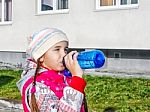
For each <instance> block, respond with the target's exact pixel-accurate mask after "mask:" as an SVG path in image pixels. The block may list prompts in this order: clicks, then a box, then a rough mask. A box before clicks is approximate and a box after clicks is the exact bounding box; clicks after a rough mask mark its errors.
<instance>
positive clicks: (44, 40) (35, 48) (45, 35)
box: [26, 28, 68, 61]
mask: <svg viewBox="0 0 150 112" xmlns="http://www.w3.org/2000/svg"><path fill="white" fill-rule="evenodd" d="M61 41H67V42H68V38H67V36H66V34H65V33H64V32H62V31H61V30H59V29H56V28H45V29H43V30H40V31H38V32H36V33H34V34H33V35H32V36H30V44H29V46H28V48H27V51H26V52H27V54H29V55H30V56H31V58H33V59H34V60H35V61H37V59H39V58H40V57H41V56H42V55H43V54H44V53H45V52H46V51H47V50H48V49H49V48H51V47H52V46H53V45H55V44H56V43H58V42H61Z"/></svg>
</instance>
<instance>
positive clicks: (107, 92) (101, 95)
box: [85, 76, 150, 112]
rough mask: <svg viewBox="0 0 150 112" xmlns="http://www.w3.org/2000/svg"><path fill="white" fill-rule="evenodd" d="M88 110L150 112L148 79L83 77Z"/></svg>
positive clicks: (98, 111) (99, 111)
mask: <svg viewBox="0 0 150 112" xmlns="http://www.w3.org/2000/svg"><path fill="white" fill-rule="evenodd" d="M85 79H86V80H87V87H86V93H87V94H86V97H87V101H88V106H89V109H90V110H91V111H93V112H95V111H96V112H102V111H103V110H104V109H105V108H107V107H113V108H116V110H118V112H150V79H136V78H130V79H127V78H126V79H125V78H111V77H98V76H93V77H92V76H85Z"/></svg>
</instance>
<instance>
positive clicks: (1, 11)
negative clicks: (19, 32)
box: [0, 0, 12, 23]
mask: <svg viewBox="0 0 150 112" xmlns="http://www.w3.org/2000/svg"><path fill="white" fill-rule="evenodd" d="M9 21H12V0H0V23H4V22H9Z"/></svg>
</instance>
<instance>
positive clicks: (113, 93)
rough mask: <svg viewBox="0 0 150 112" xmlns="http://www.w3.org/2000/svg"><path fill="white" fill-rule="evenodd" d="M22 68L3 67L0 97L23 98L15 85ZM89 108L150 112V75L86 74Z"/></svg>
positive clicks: (96, 111) (99, 111) (122, 111)
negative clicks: (108, 75) (111, 75)
mask: <svg viewBox="0 0 150 112" xmlns="http://www.w3.org/2000/svg"><path fill="white" fill-rule="evenodd" d="M20 74H21V71H8V70H1V71H0V90H1V91H0V97H2V98H8V99H17V100H20V99H21V96H20V93H19V91H18V89H17V87H16V82H17V81H18V80H19V78H20ZM84 78H85V80H86V81H87V87H86V89H85V92H86V98H87V103H88V108H89V111H90V112H103V110H104V109H105V108H108V107H112V108H115V109H116V110H118V111H117V112H150V79H140V78H129V79H127V78H111V77H106V76H103V77H98V76H94V75H93V76H92V75H91V76H89V75H86V76H84Z"/></svg>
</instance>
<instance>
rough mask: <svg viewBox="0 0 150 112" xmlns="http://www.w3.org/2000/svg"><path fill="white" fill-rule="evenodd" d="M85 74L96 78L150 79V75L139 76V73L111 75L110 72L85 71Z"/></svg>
mask: <svg viewBox="0 0 150 112" xmlns="http://www.w3.org/2000/svg"><path fill="white" fill-rule="evenodd" d="M85 74H87V75H88V74H89V75H92V74H94V75H95V76H110V77H120V78H144V79H150V74H144V73H143V74H138V73H113V72H112V73H109V72H95V71H85Z"/></svg>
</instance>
